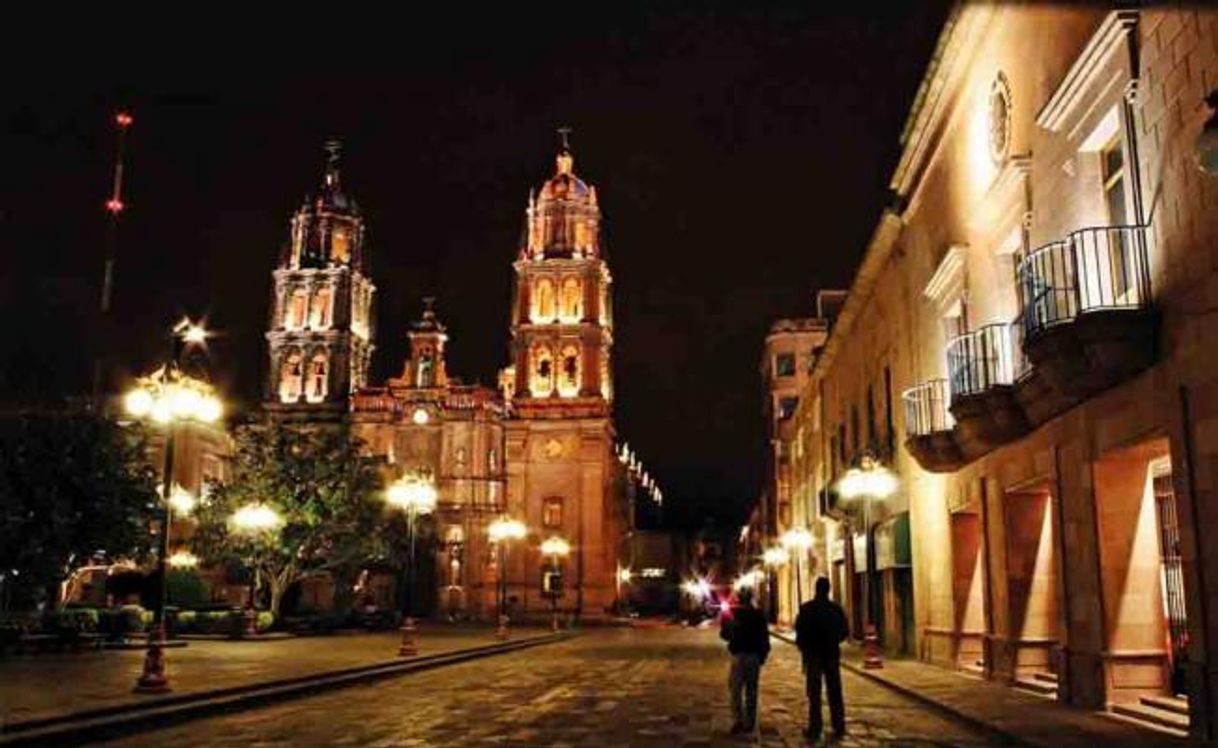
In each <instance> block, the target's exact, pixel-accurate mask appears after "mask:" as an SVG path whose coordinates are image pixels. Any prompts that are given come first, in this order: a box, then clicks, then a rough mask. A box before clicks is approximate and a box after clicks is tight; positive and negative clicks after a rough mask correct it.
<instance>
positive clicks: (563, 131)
mask: <svg viewBox="0 0 1218 748" xmlns="http://www.w3.org/2000/svg"><path fill="white" fill-rule="evenodd" d="M572 132H574V131H573V130H572V129H571V127H570V125H563V126H562V127H560V128H558V136H559V137H560V138H562V149H563V150H564V151H569V150H571V140H570V135H571V133H572Z"/></svg>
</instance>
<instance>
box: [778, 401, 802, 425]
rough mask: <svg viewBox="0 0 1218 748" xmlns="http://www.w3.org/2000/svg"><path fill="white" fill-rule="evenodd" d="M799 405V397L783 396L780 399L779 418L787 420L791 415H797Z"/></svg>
mask: <svg viewBox="0 0 1218 748" xmlns="http://www.w3.org/2000/svg"><path fill="white" fill-rule="evenodd" d="M797 407H799V398H798V397H784V398H782V399H781V400H779V401H778V418H779V419H780V420H783V421H785V420H787V419H788V418H790V417H791V416H793V415H795V409H796V408H797Z"/></svg>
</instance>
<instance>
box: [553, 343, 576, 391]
mask: <svg viewBox="0 0 1218 748" xmlns="http://www.w3.org/2000/svg"><path fill="white" fill-rule="evenodd" d="M579 374H580V365H579V348H578V347H576V346H574V345H568V346H566V347H564V348H563V349H562V372H561V373H560V375H559V381H558V394H560V395H562V396H563V397H575V396H576V395H578V394H579Z"/></svg>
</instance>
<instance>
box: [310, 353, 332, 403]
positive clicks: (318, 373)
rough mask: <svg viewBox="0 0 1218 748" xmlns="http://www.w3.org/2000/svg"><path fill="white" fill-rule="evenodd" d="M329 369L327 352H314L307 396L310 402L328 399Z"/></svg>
mask: <svg viewBox="0 0 1218 748" xmlns="http://www.w3.org/2000/svg"><path fill="white" fill-rule="evenodd" d="M327 370H328V366H327V363H326V354H324V353H321V352H318V353H316V354H314V356H313V360H312V361H310V362H309V391H308V394H307V396H306V397H307V399H308V401H309V402H311V403H317V402H321V401H322V400H325V399H326V373H327Z"/></svg>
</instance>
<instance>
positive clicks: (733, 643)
mask: <svg viewBox="0 0 1218 748" xmlns="http://www.w3.org/2000/svg"><path fill="white" fill-rule="evenodd" d="M737 601H738V603H739V606H738V607H736V608H734V609H732V610H728V611H724V613H723V618H722V620H721V622H720V625H719V636H720V638H722V639H723V640H724V641H726V642H727V651H728V652H730V653H731V655H732V670H731V673H730V675H729V676H728V690H729V691H730V693H731V699H732V734H733V735H739V734H740V733H745V732H751V731H752V730H753V728H754V727H755V726H756V725H757V683H758V681H759V680H760V679H761V666H762V665H764V664H765V661H766V657H768V656H769V654H770V629H769V626H768V625H767V624H766V621H765V616H764V615H763V614H762V612H761V611H760V610H758V609H757V608H755V607H753V594H752V591H751V590H749V589H747V588H746V589H743V590H741V591H740V594H739V595H738V596H737Z"/></svg>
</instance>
